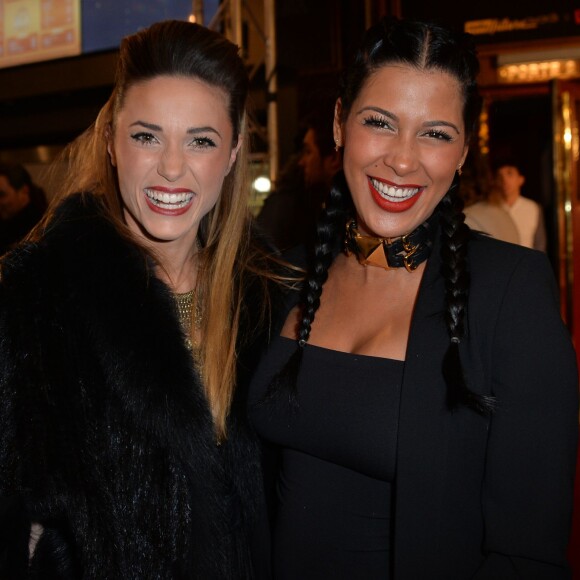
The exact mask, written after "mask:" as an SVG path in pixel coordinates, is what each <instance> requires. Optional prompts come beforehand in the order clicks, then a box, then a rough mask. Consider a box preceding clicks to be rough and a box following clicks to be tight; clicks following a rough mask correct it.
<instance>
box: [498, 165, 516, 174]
mask: <svg viewBox="0 0 580 580" xmlns="http://www.w3.org/2000/svg"><path fill="white" fill-rule="evenodd" d="M497 172H498V173H499V174H501V175H519V174H520V171H519V169H518V168H517V167H515V166H514V165H504V166H503V167H500V168H499V169H498V170H497Z"/></svg>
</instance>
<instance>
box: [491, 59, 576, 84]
mask: <svg viewBox="0 0 580 580" xmlns="http://www.w3.org/2000/svg"><path fill="white" fill-rule="evenodd" d="M578 76H580V61H577V60H570V59H568V60H550V61H537V62H526V63H519V64H506V65H503V66H500V67H499V68H498V77H499V80H500V81H501V82H504V83H533V82H542V81H547V80H550V79H563V78H574V77H578Z"/></svg>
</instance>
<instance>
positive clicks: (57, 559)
mask: <svg viewBox="0 0 580 580" xmlns="http://www.w3.org/2000/svg"><path fill="white" fill-rule="evenodd" d="M247 322H249V323H251V321H247ZM254 346H256V345H254ZM253 352H256V349H254V350H253ZM247 371H248V369H247V368H245V369H241V371H240V372H241V374H242V375H245V374H247ZM242 386H243V385H242ZM242 386H240V388H241V387H242ZM243 408H244V406H243V403H242V402H241V401H238V402H235V403H234V409H233V412H232V419H231V421H230V425H229V432H228V433H229V439H228V441H227V442H226V443H224V444H222V445H221V446H217V445H216V444H215V442H214V436H213V431H212V422H211V418H210V413H209V410H208V406H207V404H206V401H205V398H204V396H203V394H202V388H201V386H200V382H199V379H198V377H197V376H196V373H195V371H194V370H193V366H192V361H191V358H190V354H189V352H188V351H187V350H186V348H185V346H184V341H183V337H182V334H181V331H180V327H179V323H178V319H177V316H176V311H175V306H174V302H173V299H172V296H171V294H170V292H169V290H168V288H167V286H165V285H164V284H163V283H162V282H161V281H159V280H158V279H157V278H155V277H154V276H153V275H152V273H151V270H150V267H149V264H148V262H147V260H146V259H145V258H143V256H142V254H141V253H140V252H139V251H138V250H137V249H136V248H135V247H133V246H132V245H131V244H130V243H128V242H127V241H125V240H123V239H122V238H121V237H120V236H119V235H118V234H117V233H116V231H115V230H114V229H113V227H112V226H111V225H110V224H109V223H108V222H106V221H105V220H104V219H103V217H102V216H101V214H100V205H99V202H98V201H97V199H96V198H94V197H92V196H86V198H82V197H80V196H74V197H72V198H69V199H68V200H66V201H65V202H64V204H62V205H61V207H60V209H59V210H58V212H57V214H56V215H55V219H54V221H53V222H52V226H51V227H50V228H49V229H48V231H47V233H46V234H45V236H44V237H43V239H42V241H41V242H38V243H35V244H28V245H25V246H21V247H19V248H17V249H16V250H15V251H13V252H11V253H10V254H8V255H7V256H5V257H4V259H3V263H2V282H1V284H0V518H1V519H0V579H1V580H7V579H10V580H16V579H19V578H42V579H43V580H46V579H52V578H58V579H81V578H82V579H97V578H98V579H102V580H104V579H106V580H115V579H123V580H133V579H163V580H168V579H174V578H175V579H181V578H184V579H185V578H187V579H191V578H196V579H197V578H201V579H203V580H206V579H207V580H210V579H220V580H224V579H229V578H232V579H238V578H240V579H241V578H252V577H253V573H252V564H251V558H250V555H249V548H248V544H249V537H250V535H251V531H252V526H253V525H254V520H255V515H256V513H257V511H258V509H259V505H258V504H259V502H260V500H259V498H260V496H261V494H260V479H259V459H258V453H257V446H256V443H255V440H254V438H253V437H252V435H251V434H250V432H249V430H248V429H247V426H246V423H245V418H244V413H243V411H242V410H243ZM31 522H39V523H40V524H42V526H43V527H44V534H43V535H42V537H41V539H40V541H39V542H38V545H37V547H36V552H35V555H34V557H33V559H32V560H31V562H30V563H29V556H28V535H29V530H30V523H31Z"/></svg>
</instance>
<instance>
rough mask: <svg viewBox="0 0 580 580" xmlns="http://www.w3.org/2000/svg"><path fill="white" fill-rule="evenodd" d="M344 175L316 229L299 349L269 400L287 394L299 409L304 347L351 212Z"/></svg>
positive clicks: (275, 381) (275, 382)
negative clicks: (277, 394) (298, 398)
mask: <svg viewBox="0 0 580 580" xmlns="http://www.w3.org/2000/svg"><path fill="white" fill-rule="evenodd" d="M347 191H348V188H347V185H346V181H345V178H344V174H343V173H342V172H339V173H338V174H337V175H336V177H335V179H334V181H333V185H332V188H331V190H330V194H329V197H328V201H327V204H326V207H325V208H324V209H323V210H322V213H321V215H320V218H319V220H318V223H317V225H316V233H317V243H316V245H315V248H314V257H313V261H312V266H311V268H310V269H309V272H308V275H307V277H306V282H305V284H304V287H303V291H302V297H301V300H300V306H301V309H302V311H301V317H300V324H299V326H298V330H297V348H296V350H295V351H294V352H293V353H292V355H291V356H290V358H289V359H288V361H287V362H286V364H285V365H284V367H283V368H282V369H281V370H280V372H279V373H278V374H277V375H275V376H274V378H273V379H272V382H271V383H270V386H269V388H268V392H267V393H266V399H269V398H271V397H272V396H275V395H276V393H278V392H281V391H286V392H288V393H289V396H290V400H291V402H293V403H294V404H296V405H297V398H296V392H297V391H296V383H297V379H298V372H299V371H300V365H301V363H302V354H303V352H304V346H305V345H306V343H307V342H308V339H309V338H310V331H311V328H312V323H313V322H314V318H315V316H316V311H317V310H318V307H319V306H320V296H321V294H322V287H323V285H324V283H325V282H326V280H327V278H328V269H329V268H330V266H331V264H332V262H333V261H334V258H335V257H336V255H337V254H338V252H339V251H340V249H341V247H342V244H343V240H344V227H345V223H346V217H347V212H348V208H349V202H350V197H349V196H348V195H347V194H346V192H347Z"/></svg>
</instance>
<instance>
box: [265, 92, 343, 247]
mask: <svg viewBox="0 0 580 580" xmlns="http://www.w3.org/2000/svg"><path fill="white" fill-rule="evenodd" d="M332 122H333V104H332V103H330V102H328V103H321V104H319V105H318V106H316V107H315V108H313V109H312V110H311V111H310V112H309V114H308V115H306V117H305V118H304V120H303V121H302V123H301V131H300V132H299V138H300V151H299V153H297V154H295V155H294V156H293V157H292V158H291V159H290V161H289V162H288V164H287V165H286V167H285V168H284V170H283V171H282V172H281V175H280V180H279V183H278V184H277V185H276V189H275V190H274V191H273V192H272V193H271V194H270V195H269V196H268V197H267V198H266V200H265V201H264V205H263V207H262V209H261V211H260V213H259V215H258V223H259V224H260V226H261V227H262V229H263V230H264V232H265V233H266V234H267V235H268V236H269V237H270V239H271V240H272V241H273V243H274V244H275V245H276V246H277V247H278V249H280V250H287V249H289V248H292V247H295V246H297V245H305V246H306V247H308V248H312V247H313V245H314V234H315V224H316V220H317V219H318V216H319V214H320V211H321V210H322V208H323V206H324V204H325V202H326V199H327V197H328V192H329V191H330V185H331V182H332V178H333V177H334V175H335V174H336V173H337V171H339V170H340V168H341V164H342V158H341V152H340V151H339V150H337V148H336V146H335V143H334V139H333V136H332Z"/></svg>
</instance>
